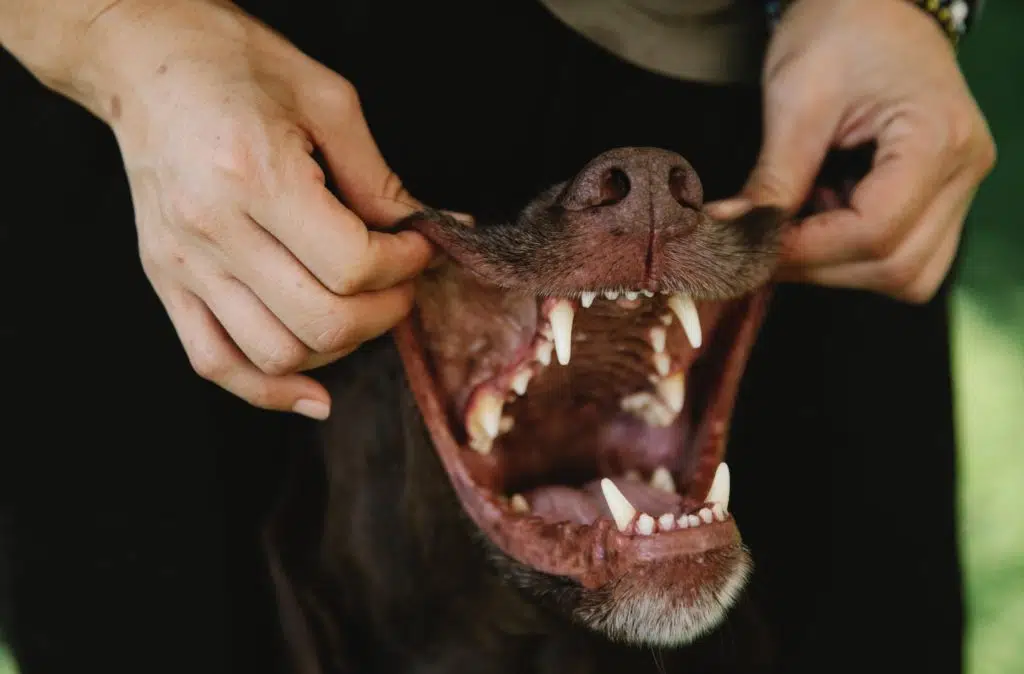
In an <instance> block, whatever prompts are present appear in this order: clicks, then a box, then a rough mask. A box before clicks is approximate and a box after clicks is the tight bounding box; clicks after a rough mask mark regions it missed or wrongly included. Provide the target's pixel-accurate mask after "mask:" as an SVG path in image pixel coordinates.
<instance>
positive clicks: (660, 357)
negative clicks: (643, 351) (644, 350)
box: [654, 353, 672, 377]
mask: <svg viewBox="0 0 1024 674" xmlns="http://www.w3.org/2000/svg"><path fill="white" fill-rule="evenodd" d="M654 369H655V370H656V371H657V373H658V374H660V375H661V376H662V377H664V376H666V375H668V372H669V370H671V369H672V356H670V355H668V354H667V353H656V354H654Z"/></svg>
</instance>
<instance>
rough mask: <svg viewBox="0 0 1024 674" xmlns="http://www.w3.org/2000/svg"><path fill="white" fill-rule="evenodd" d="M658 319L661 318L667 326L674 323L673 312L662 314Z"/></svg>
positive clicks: (662, 322)
mask: <svg viewBox="0 0 1024 674" xmlns="http://www.w3.org/2000/svg"><path fill="white" fill-rule="evenodd" d="M658 320H660V321H661V324H662V325H664V326H665V327H666V328H667V327H668V326H670V325H672V314H662V315H661V316H659V317H658Z"/></svg>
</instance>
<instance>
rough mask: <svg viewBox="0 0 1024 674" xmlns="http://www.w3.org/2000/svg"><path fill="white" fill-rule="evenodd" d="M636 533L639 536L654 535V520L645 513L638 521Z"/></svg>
mask: <svg viewBox="0 0 1024 674" xmlns="http://www.w3.org/2000/svg"><path fill="white" fill-rule="evenodd" d="M636 531H637V533H638V534H642V535H644V536H650V535H651V534H653V533H654V518H653V517H651V516H650V515H648V514H647V513H644V514H642V515H640V517H638V518H637V520H636Z"/></svg>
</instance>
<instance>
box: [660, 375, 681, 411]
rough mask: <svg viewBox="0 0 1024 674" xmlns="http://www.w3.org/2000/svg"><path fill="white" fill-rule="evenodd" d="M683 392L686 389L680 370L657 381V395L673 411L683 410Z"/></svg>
mask: <svg viewBox="0 0 1024 674" xmlns="http://www.w3.org/2000/svg"><path fill="white" fill-rule="evenodd" d="M685 394H686V390H685V384H684V383H683V373H682V372H676V373H675V374H674V375H672V376H670V377H665V378H664V379H662V380H661V381H659V382H658V395H660V396H661V399H662V400H664V401H665V404H666V405H668V406H669V407H670V408H671V409H672V411H674V412H681V411H682V410H683V398H684V396H685Z"/></svg>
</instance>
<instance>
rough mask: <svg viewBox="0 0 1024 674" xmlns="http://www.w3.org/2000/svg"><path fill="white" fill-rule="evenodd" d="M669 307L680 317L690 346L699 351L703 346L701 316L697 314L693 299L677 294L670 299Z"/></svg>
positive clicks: (683, 294)
mask: <svg viewBox="0 0 1024 674" xmlns="http://www.w3.org/2000/svg"><path fill="white" fill-rule="evenodd" d="M668 307H669V309H671V310H672V313H674V314H675V315H676V316H678V317H679V322H680V323H682V324H683V332H685V333H686V338H687V339H688V340H690V344H692V345H693V348H695V349H699V348H700V345H701V335H700V316H699V315H698V314H697V305H696V304H694V303H693V298H692V297H690V296H689V295H687V294H686V293H676V294H675V295H672V296H671V297H670V298H668Z"/></svg>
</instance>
